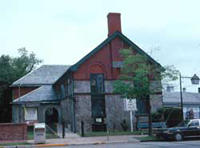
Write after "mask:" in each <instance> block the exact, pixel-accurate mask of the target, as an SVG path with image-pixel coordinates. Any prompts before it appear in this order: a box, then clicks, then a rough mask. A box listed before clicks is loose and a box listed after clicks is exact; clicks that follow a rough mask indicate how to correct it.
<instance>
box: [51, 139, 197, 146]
mask: <svg viewBox="0 0 200 148" xmlns="http://www.w3.org/2000/svg"><path fill="white" fill-rule="evenodd" d="M199 147H200V140H192V141H181V142H176V141H167V142H141V143H117V144H116V143H115V144H101V145H79V146H65V147H53V148H199Z"/></svg>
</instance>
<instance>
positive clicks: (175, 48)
mask: <svg viewBox="0 0 200 148" xmlns="http://www.w3.org/2000/svg"><path fill="white" fill-rule="evenodd" d="M199 6H200V1H199V0H84V1H82V0H73V1H71V0H0V55H3V54H5V55H10V56H13V57H14V56H18V52H17V49H19V48H21V47H26V49H27V50H28V51H30V52H34V53H35V54H36V55H37V57H38V58H40V59H42V60H43V63H42V64H66V65H71V64H75V63H76V62H77V61H79V60H80V59H81V58H82V57H83V56H85V55H86V54H88V53H89V52H90V51H91V50H93V49H94V48H95V47H96V46H97V45H99V44H100V43H101V42H102V41H103V40H105V39H106V38H107V34H108V30H107V14H108V13H109V12H118V13H121V24H122V33H123V34H124V35H125V36H127V37H128V38H129V39H130V40H132V41H133V42H134V43H135V44H137V45H138V46H139V47H141V48H142V49H143V50H144V51H145V52H147V53H148V54H150V55H151V56H152V57H153V58H154V59H155V60H157V61H158V62H159V63H160V64H161V65H163V66H165V65H174V66H175V67H176V69H178V70H179V71H180V72H181V74H182V76H187V77H191V76H193V75H194V74H195V73H196V74H197V75H198V76H199V77H200V19H199V16H200V8H199ZM182 81H183V87H186V90H187V91H194V92H197V87H200V86H193V85H191V84H190V82H189V79H182ZM178 86H179V85H178V83H175V89H178Z"/></svg>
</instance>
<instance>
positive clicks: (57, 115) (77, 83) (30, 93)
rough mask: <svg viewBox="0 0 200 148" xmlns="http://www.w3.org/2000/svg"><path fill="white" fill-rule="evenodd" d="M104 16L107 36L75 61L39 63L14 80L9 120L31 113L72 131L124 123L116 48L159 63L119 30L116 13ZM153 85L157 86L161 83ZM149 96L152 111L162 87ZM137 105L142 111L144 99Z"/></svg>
mask: <svg viewBox="0 0 200 148" xmlns="http://www.w3.org/2000/svg"><path fill="white" fill-rule="evenodd" d="M107 18H108V38H107V39H105V40H104V41H103V42H102V43H101V44H100V45H98V46H97V47H96V48H95V49H93V50H92V51H91V52H90V53H89V54H87V55H86V56H85V57H83V58H82V59H81V60H80V61H78V62H77V63H76V64H74V65H71V66H59V65H54V66H53V65H52V66H47V65H46V66H45V65H44V66H42V67H40V68H39V69H37V70H36V71H34V72H32V73H31V74H28V75H26V76H25V77H23V78H21V79H20V80H18V81H16V82H15V83H13V85H12V87H13V95H14V101H13V121H14V122H18V121H26V118H25V117H26V116H27V117H28V118H30V119H31V113H32V120H36V121H38V122H46V123H51V122H54V123H61V122H64V123H65V125H66V127H68V128H69V129H70V130H71V131H73V132H80V128H81V122H84V127H85V131H87V132H88V131H106V130H107V129H109V130H122V126H121V124H122V122H123V121H124V120H126V122H127V123H129V121H130V120H129V112H127V111H125V110H124V99H122V98H121V97H120V95H119V94H116V93H114V92H113V90H114V88H113V83H114V81H115V80H117V79H118V78H119V76H120V68H121V66H122V63H123V60H122V58H121V56H120V53H119V50H121V49H124V48H132V49H133V50H134V51H135V52H137V53H140V54H142V55H145V56H147V57H148V59H149V62H151V63H152V64H156V65H158V66H160V64H159V63H157V62H156V61H155V60H154V59H152V58H151V57H150V56H149V55H147V54H146V53H145V52H144V51H143V50H142V49H140V48H139V47H138V46H137V45H136V44H134V43H133V42H132V41H131V40H129V39H128V38H127V37H126V36H124V35H123V34H122V32H121V19H120V14H119V13H109V14H108V16H107ZM58 67H59V68H60V69H59V68H58ZM38 71H40V72H38ZM56 71H57V72H56ZM48 74H49V75H48ZM48 76H49V77H48ZM45 77H47V78H45ZM36 79H37V80H36ZM39 80H40V81H39ZM37 81H38V82H37ZM152 84H153V85H158V86H160V88H161V82H160V81H157V82H153V81H152ZM150 99H151V105H152V111H156V110H157V108H160V107H162V93H161V91H159V92H157V93H155V94H154V95H151V96H150ZM137 104H138V113H143V112H144V109H145V106H144V104H145V103H142V102H138V103H137ZM36 114H37V115H36ZM34 115H35V116H34ZM34 117H35V118H34ZM128 126H129V124H128Z"/></svg>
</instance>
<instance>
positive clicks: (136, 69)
mask: <svg viewBox="0 0 200 148" xmlns="http://www.w3.org/2000/svg"><path fill="white" fill-rule="evenodd" d="M120 54H121V56H122V58H123V64H122V67H121V70H120V72H121V74H120V78H119V79H118V80H116V81H115V83H114V91H115V92H116V93H119V94H121V96H122V98H128V99H134V98H136V99H143V100H144V99H145V100H146V101H145V102H146V107H147V109H146V110H147V112H148V117H149V135H151V134H152V133H151V105H150V95H153V94H155V93H157V92H161V91H162V85H161V80H162V79H164V78H165V79H168V80H176V79H177V74H178V71H177V70H175V69H171V67H170V66H167V67H162V66H161V65H160V64H158V63H155V62H154V61H152V60H149V58H148V56H147V55H145V54H140V53H136V52H135V51H134V50H133V49H131V48H129V49H123V50H121V51H120Z"/></svg>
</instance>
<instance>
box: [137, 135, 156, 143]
mask: <svg viewBox="0 0 200 148" xmlns="http://www.w3.org/2000/svg"><path fill="white" fill-rule="evenodd" d="M140 141H141V142H145V141H159V139H158V138H157V137H156V136H146V137H141V138H140Z"/></svg>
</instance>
